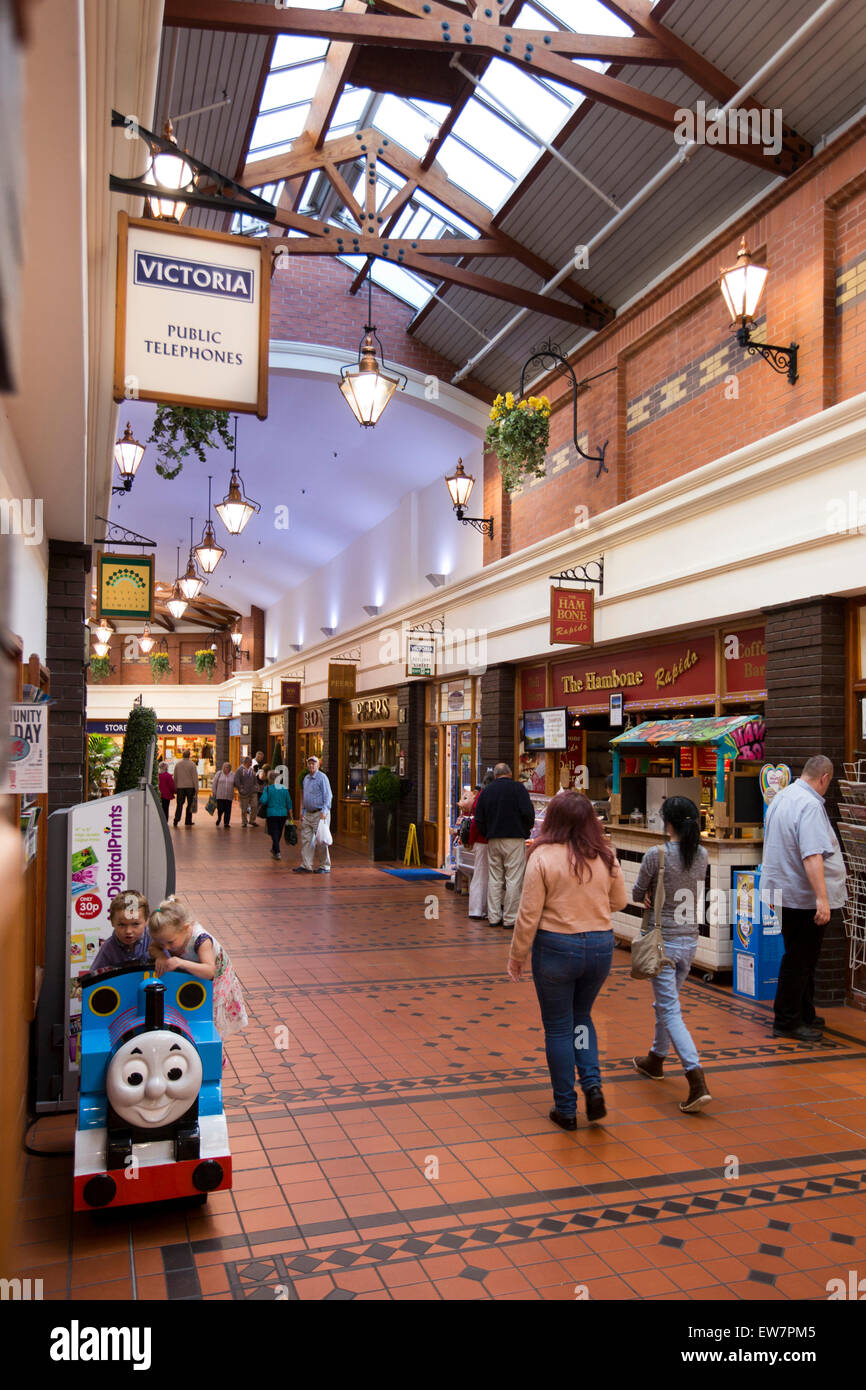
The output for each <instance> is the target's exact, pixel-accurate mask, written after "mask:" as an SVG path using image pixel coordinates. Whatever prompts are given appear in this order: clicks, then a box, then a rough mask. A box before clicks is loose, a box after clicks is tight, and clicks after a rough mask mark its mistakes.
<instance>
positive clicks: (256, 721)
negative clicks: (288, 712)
mask: <svg viewBox="0 0 866 1390" xmlns="http://www.w3.org/2000/svg"><path fill="white" fill-rule="evenodd" d="M257 753H264V755H265V762H267V758H268V716H267V715H266V714H261V713H260V714H251V715H250V757H252V758H254V757H255V756H256V754H257Z"/></svg>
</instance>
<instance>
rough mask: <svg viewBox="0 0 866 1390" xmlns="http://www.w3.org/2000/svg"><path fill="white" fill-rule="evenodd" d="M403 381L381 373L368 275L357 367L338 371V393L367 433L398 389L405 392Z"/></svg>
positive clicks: (381, 352) (382, 365) (401, 375)
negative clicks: (363, 322)
mask: <svg viewBox="0 0 866 1390" xmlns="http://www.w3.org/2000/svg"><path fill="white" fill-rule="evenodd" d="M374 338H375V340H376V342H377V343H378V344H379V356H380V357H381V359H382V360H381V363H380V361H379V358H378V357H377V356H376V348H375V346H374V343H373V339H374ZM406 381H407V378H406V376H405V375H404V373H403V372H398V373H397V375H396V376H391V374H390V373H389V372H387V371H386V370H385V349H384V348H383V347H382V343H381V340H380V338H379V335H378V333H377V332H376V325H375V324H374V323H373V285H372V281H371V279H370V273H369V271H368V272H367V322H366V324H365V325H364V338H363V340H362V341H361V344H360V346H359V348H358V361H357V364H356V365H355V366H352V367H341V368H340V390H341V392H342V393H343V397H344V399H345V400H346V402H347V404H348V406H349V408H350V409H351V411H352V414H353V415H354V417H355V419H356V420H357V421H358V424H359V425H363V426H364V428H365V429H367V428H369V427H371V426H373V425H375V424H376V422H377V421H378V420H379V418H380V417H381V415H382V411H383V410H384V409H385V406H386V405H387V404H388V402H389V401H390V399H391V397H392V396H393V394H394V392H395V391H396V390H397V388H398V386H399V388H400V390H401V391H404V390H405V389H406Z"/></svg>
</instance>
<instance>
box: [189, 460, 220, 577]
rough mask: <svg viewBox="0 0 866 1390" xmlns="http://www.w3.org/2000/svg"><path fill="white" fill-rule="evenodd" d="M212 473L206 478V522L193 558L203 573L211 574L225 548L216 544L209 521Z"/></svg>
mask: <svg viewBox="0 0 866 1390" xmlns="http://www.w3.org/2000/svg"><path fill="white" fill-rule="evenodd" d="M212 480H213V474H212V473H209V474H208V478H207V522H206V523H205V528H204V531H203V532H202V537H201V540H200V541H199V543H198V545H197V546H196V548H195V558H196V559H197V560H198V562H199V564H200V565H201V567H202V569H203V570H204V572H205V574H213V572H214V570H215V569H216V567H217V565H218V564H219V562H220V560H221V559H222V557H223V556H224V555H225V549H224V548H223V546H221V545H217V542H216V536H215V535H214V530H213V522H212V521H211V514H210V513H211V482H212Z"/></svg>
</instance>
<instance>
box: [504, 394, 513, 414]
mask: <svg viewBox="0 0 866 1390" xmlns="http://www.w3.org/2000/svg"><path fill="white" fill-rule="evenodd" d="M505 407H506V409H507V410H513V409H514V392H513V391H506V393H505Z"/></svg>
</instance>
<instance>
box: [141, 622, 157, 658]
mask: <svg viewBox="0 0 866 1390" xmlns="http://www.w3.org/2000/svg"><path fill="white" fill-rule="evenodd" d="M138 645H139V648H140V649H141V651H143V652H144V654H145V656H147V654H148V652H149V651H150V649H151V647H152V646H153V638H152V637H151V635H150V623H145V625H144V632H143V633H142V634H141V636H140V637H139V639H138Z"/></svg>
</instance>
